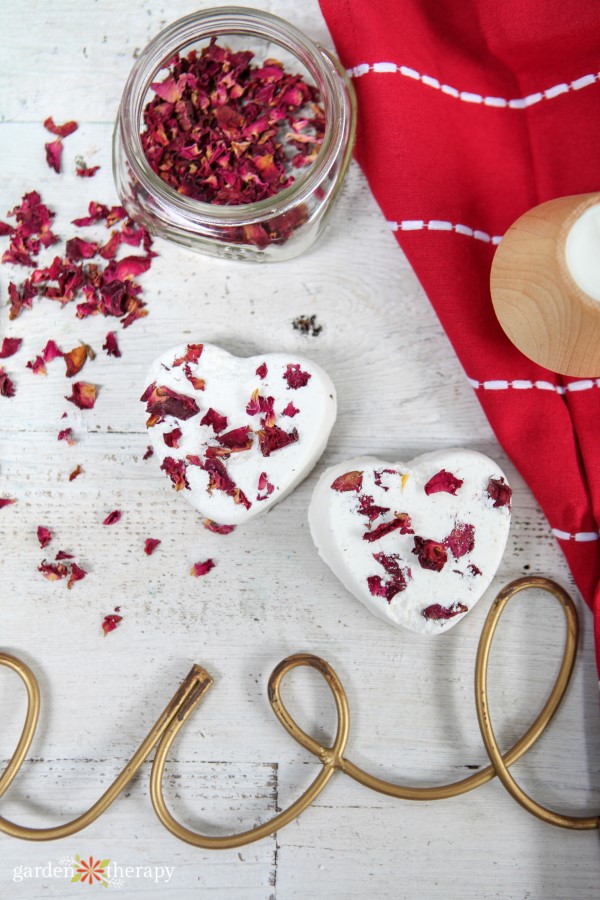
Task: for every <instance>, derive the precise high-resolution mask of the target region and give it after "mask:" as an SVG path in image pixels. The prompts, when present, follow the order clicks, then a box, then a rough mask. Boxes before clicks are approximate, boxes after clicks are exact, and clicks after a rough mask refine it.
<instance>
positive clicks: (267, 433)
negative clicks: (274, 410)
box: [257, 424, 298, 456]
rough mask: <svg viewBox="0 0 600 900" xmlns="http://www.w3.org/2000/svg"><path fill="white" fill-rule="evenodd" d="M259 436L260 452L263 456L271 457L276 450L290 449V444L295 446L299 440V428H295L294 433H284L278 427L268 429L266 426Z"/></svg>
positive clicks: (273, 426)
mask: <svg viewBox="0 0 600 900" xmlns="http://www.w3.org/2000/svg"><path fill="white" fill-rule="evenodd" d="M257 434H258V440H259V444H260V452H261V453H262V455H263V456H270V455H271V453H275V451H276V450H283V448H284V447H289V445H290V444H294V443H295V442H296V441H297V440H298V429H297V428H294V429H293V430H292V431H284V430H283V428H279V426H278V425H272V426H271V427H268V426H267V425H266V424H264V426H263V428H261V429H259V431H258V432H257Z"/></svg>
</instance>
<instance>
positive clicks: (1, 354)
mask: <svg viewBox="0 0 600 900" xmlns="http://www.w3.org/2000/svg"><path fill="white" fill-rule="evenodd" d="M22 343H23V338H8V337H5V338H4V340H3V341H2V349H0V359H8V357H9V356H14V354H15V353H16V352H17V350H18V349H19V347H20V346H21V344H22Z"/></svg>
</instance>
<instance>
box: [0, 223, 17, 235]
mask: <svg viewBox="0 0 600 900" xmlns="http://www.w3.org/2000/svg"><path fill="white" fill-rule="evenodd" d="M14 230H15V229H14V228H13V226H12V225H9V224H8V222H0V237H6V235H7V234H13V232H14Z"/></svg>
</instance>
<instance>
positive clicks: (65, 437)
mask: <svg viewBox="0 0 600 900" xmlns="http://www.w3.org/2000/svg"><path fill="white" fill-rule="evenodd" d="M58 440H59V441H66V442H67V444H68V445H69V447H73V446H75V444H76V443H77V441H76V440H75V438H74V437H73V429H72V428H63V430H62V431H59V432H58Z"/></svg>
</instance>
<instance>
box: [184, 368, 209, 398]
mask: <svg viewBox="0 0 600 900" xmlns="http://www.w3.org/2000/svg"><path fill="white" fill-rule="evenodd" d="M183 372H184V374H185V377H186V378H187V380H188V381H189V383H190V384H191V385H192V387H193V388H195V390H197V391H203V390H204V388H205V386H206V382H205V381H204V378H198V377H197V376H196V375H192V370H191V369H190V366H189V363H186V364H185V366H184V367H183Z"/></svg>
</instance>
